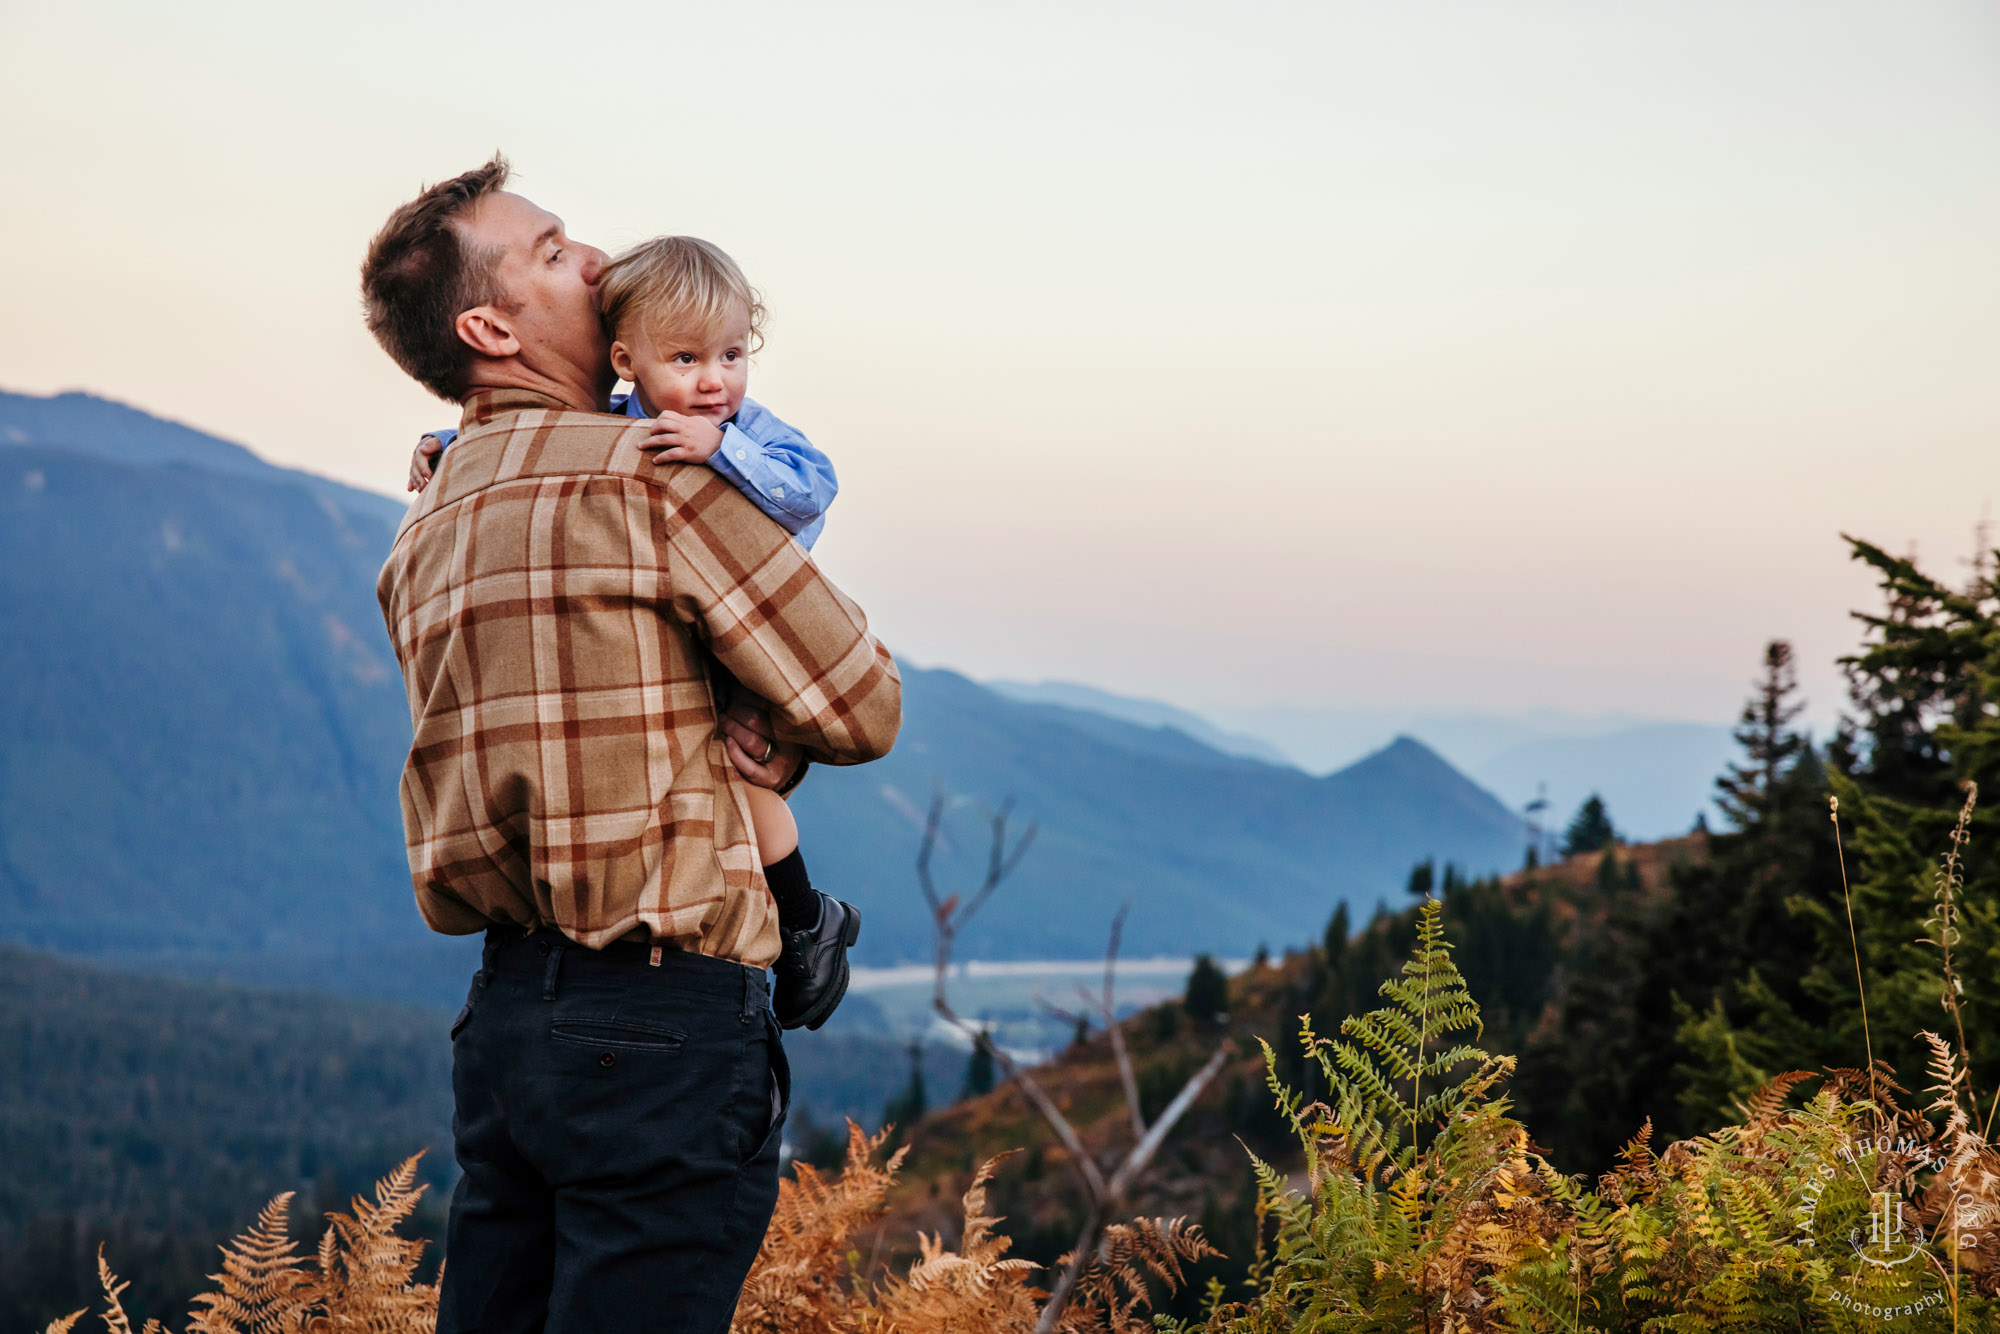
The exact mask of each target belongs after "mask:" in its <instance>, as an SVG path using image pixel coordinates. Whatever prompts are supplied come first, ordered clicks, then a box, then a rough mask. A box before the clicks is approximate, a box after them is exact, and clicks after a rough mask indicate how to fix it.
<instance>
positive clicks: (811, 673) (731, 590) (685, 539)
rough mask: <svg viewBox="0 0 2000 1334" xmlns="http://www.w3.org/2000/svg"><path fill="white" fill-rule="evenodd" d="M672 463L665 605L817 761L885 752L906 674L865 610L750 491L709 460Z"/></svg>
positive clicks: (854, 759) (850, 760)
mask: <svg viewBox="0 0 2000 1334" xmlns="http://www.w3.org/2000/svg"><path fill="white" fill-rule="evenodd" d="M672 471H673V473H674V474H676V476H675V477H674V478H673V480H672V482H671V483H670V485H669V486H668V487H667V488H666V490H667V502H668V508H669V511H670V513H669V514H668V515H666V516H663V523H662V527H663V529H664V535H665V538H666V542H667V545H668V585H669V587H668V600H669V603H670V605H671V607H672V614H673V615H674V616H676V617H677V618H678V619H680V620H681V621H682V622H683V623H685V624H688V625H690V626H692V627H696V628H698V629H699V631H700V632H701V633H702V635H703V637H704V638H706V640H707V641H708V647H709V651H710V652H712V653H713V654H714V655H715V656H716V658H717V659H718V660H719V661H720V662H721V663H722V665H723V666H724V667H726V668H728V669H729V671H730V673H731V674H732V675H734V676H735V677H736V679H737V680H738V681H739V682H741V683H742V684H743V686H744V687H745V688H746V689H748V690H751V691H754V692H755V693H756V694H758V695H760V696H762V697H763V698H764V699H765V700H767V701H769V703H770V705H771V720H772V722H773V724H774V726H775V729H776V731H777V734H778V736H779V737H780V738H782V739H784V740H786V741H793V742H797V743H798V744H800V745H802V746H804V747H805V749H806V753H807V754H808V755H810V756H811V757H812V758H813V759H815V760H818V761H820V762H821V763H824V764H860V763H863V762H865V761H868V760H873V759H879V758H880V757H882V756H883V755H886V754H888V753H889V748H890V746H892V745H893V744H894V743H895V740H896V733H897V731H898V729H899V728H900V727H901V725H902V717H903V703H902V701H903V686H902V677H901V676H900V674H899V673H898V672H897V670H896V663H895V659H893V658H891V657H890V656H889V650H888V649H886V648H884V647H883V646H882V644H881V642H880V641H878V640H877V639H876V638H875V637H874V636H873V635H871V634H869V633H868V621H867V618H866V617H865V616H863V615H862V613H861V609H860V608H859V607H857V606H855V605H854V603H853V602H852V601H850V600H849V599H848V597H847V596H846V594H844V593H842V592H841V591H840V590H839V589H838V588H835V587H834V586H833V584H832V583H831V582H830V581H829V580H828V579H827V578H826V577H825V576H824V575H822V574H821V573H820V572H819V568H818V567H817V566H816V565H814V564H813V562H812V559H811V558H810V557H809V556H807V555H806V553H805V551H804V549H803V548H802V547H801V546H800V545H799V544H798V543H796V542H794V541H792V540H790V539H789V538H787V537H785V536H783V535H782V534H781V533H779V532H778V531H777V530H775V529H773V528H772V526H771V525H770V524H768V523H766V522H764V521H763V520H762V519H761V518H759V517H757V512H756V510H755V509H753V508H752V506H751V505H750V504H749V503H747V501H746V493H742V492H738V491H737V490H735V489H734V488H733V487H731V486H729V485H727V484H726V483H724V482H723V480H722V478H721V477H720V476H718V475H717V474H716V473H715V472H713V471H710V470H708V469H704V468H681V469H674V470H672Z"/></svg>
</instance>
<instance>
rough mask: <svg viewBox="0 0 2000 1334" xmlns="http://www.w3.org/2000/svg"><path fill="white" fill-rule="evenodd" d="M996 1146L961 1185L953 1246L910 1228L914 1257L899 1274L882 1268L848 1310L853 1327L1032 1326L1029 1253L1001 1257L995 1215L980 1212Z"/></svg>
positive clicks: (1004, 1332)
mask: <svg viewBox="0 0 2000 1334" xmlns="http://www.w3.org/2000/svg"><path fill="white" fill-rule="evenodd" d="M1005 1157H1007V1155H1006V1154H1002V1155H1000V1156H999V1157H996V1158H989V1159H988V1160H987V1161H986V1162H984V1163H983V1164H981V1165H980V1168H979V1170H978V1171H977V1172H975V1173H973V1176H972V1185H971V1187H970V1188H969V1189H968V1190H967V1191H966V1192H965V1238H964V1240H963V1241H962V1242H961V1243H960V1244H959V1248H958V1250H956V1251H951V1250H947V1249H946V1248H945V1245H944V1239H943V1238H942V1237H939V1236H930V1235H927V1234H924V1233H918V1234H917V1246H918V1249H919V1251H920V1253H921V1254H920V1258H919V1259H918V1260H917V1262H916V1263H915V1264H913V1265H911V1266H910V1271H909V1273H908V1274H907V1275H906V1276H903V1277H896V1276H893V1275H892V1276H890V1277H889V1278H887V1279H885V1280H884V1281H883V1282H882V1284H881V1285H880V1287H879V1288H878V1289H877V1290H876V1291H875V1292H874V1293H873V1294H871V1295H872V1296H873V1298H874V1300H872V1301H870V1302H869V1303H868V1304H867V1305H865V1306H860V1307H857V1309H856V1310H855V1311H854V1323H853V1325H852V1326H851V1327H852V1328H854V1329H857V1330H862V1331H867V1332H868V1334H891V1332H892V1331H918V1330H980V1331H993V1332H994V1334H1010V1332H1013V1331H1020V1332H1022V1334H1025V1331H1028V1330H1032V1329H1033V1328H1034V1327H1035V1321H1036V1318H1037V1316H1039V1314H1040V1305H1039V1303H1038V1300H1037V1299H1038V1298H1040V1297H1041V1296H1042V1293H1041V1292H1040V1291H1039V1290H1037V1289H1036V1288H1034V1287H1032V1286H1030V1285H1029V1283H1028V1278H1027V1275H1028V1271H1029V1270H1032V1269H1036V1268H1039V1266H1037V1265H1036V1264H1034V1263H1033V1262H1032V1261H1029V1260H1018V1259H1008V1258H1007V1254H1006V1252H1007V1247H1008V1245H1009V1242H1008V1240H1007V1238H1006V1237H1004V1236H1001V1235H999V1234H998V1233H996V1232H994V1231H993V1225H994V1224H995V1223H997V1222H999V1221H1000V1220H999V1219H998V1218H995V1217H992V1216H990V1215H988V1214H987V1212H986V1183H987V1182H988V1181H990V1180H992V1178H993V1173H994V1171H995V1169H996V1168H997V1167H998V1166H999V1164H1000V1162H1001V1160H1002V1159H1004V1158H1005Z"/></svg>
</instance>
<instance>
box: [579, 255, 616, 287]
mask: <svg viewBox="0 0 2000 1334" xmlns="http://www.w3.org/2000/svg"><path fill="white" fill-rule="evenodd" d="M610 259H611V257H610V256H609V255H607V254H605V253H604V252H603V251H602V250H599V249H598V248H597V247H596V246H594V245H591V246H585V247H584V248H583V282H584V285H585V286H586V287H595V286H597V280H598V279H599V278H600V277H602V276H603V274H604V266H605V265H606V264H607V263H609V262H610Z"/></svg>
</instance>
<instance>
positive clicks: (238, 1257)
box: [188, 1191, 313, 1334]
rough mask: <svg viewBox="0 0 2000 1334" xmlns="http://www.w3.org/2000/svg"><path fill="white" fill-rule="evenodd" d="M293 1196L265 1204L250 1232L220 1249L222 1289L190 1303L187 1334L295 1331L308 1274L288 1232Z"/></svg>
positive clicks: (309, 1289) (217, 1278)
mask: <svg viewBox="0 0 2000 1334" xmlns="http://www.w3.org/2000/svg"><path fill="white" fill-rule="evenodd" d="M291 1203H292V1192H290V1191H286V1192H285V1193H284V1194H282V1195H279V1196H278V1197H277V1198H275V1199H273V1200H272V1201H271V1202H270V1203H269V1204H267V1205H265V1206H264V1207H263V1209H261V1210H260V1211H259V1212H258V1214H257V1221H256V1222H255V1223H254V1224H252V1225H251V1227H250V1230H249V1231H247V1232H245V1233H244V1234H243V1235H242V1236H240V1237H237V1238H236V1239H235V1240H233V1241H229V1242H225V1243H224V1244H223V1246H222V1272H221V1273H219V1274H210V1275H209V1276H208V1277H209V1281H210V1282H213V1283H217V1284H220V1285H221V1286H220V1287H219V1288H218V1289H217V1290H216V1291H214V1292H204V1293H202V1294H200V1295H199V1296H197V1297H196V1298H195V1299H194V1303H193V1304H194V1306H195V1308H196V1314H195V1316H194V1319H193V1320H192V1321H191V1322H190V1323H189V1325H188V1334H289V1332H290V1331H293V1330H296V1329H298V1328H299V1325H300V1323H301V1322H302V1320H303V1319H304V1314H305V1310H306V1308H307V1307H308V1306H309V1305H310V1304H311V1301H312V1294H313V1281H312V1275H311V1274H310V1273H309V1272H307V1270H306V1267H305V1262H304V1261H303V1259H302V1258H301V1257H299V1256H297V1255H294V1254H293V1253H292V1252H293V1250H294V1249H295V1247H296V1246H297V1243H296V1242H294V1241H293V1240H292V1239H291V1237H290V1235H289V1233H290V1228H291Z"/></svg>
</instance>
